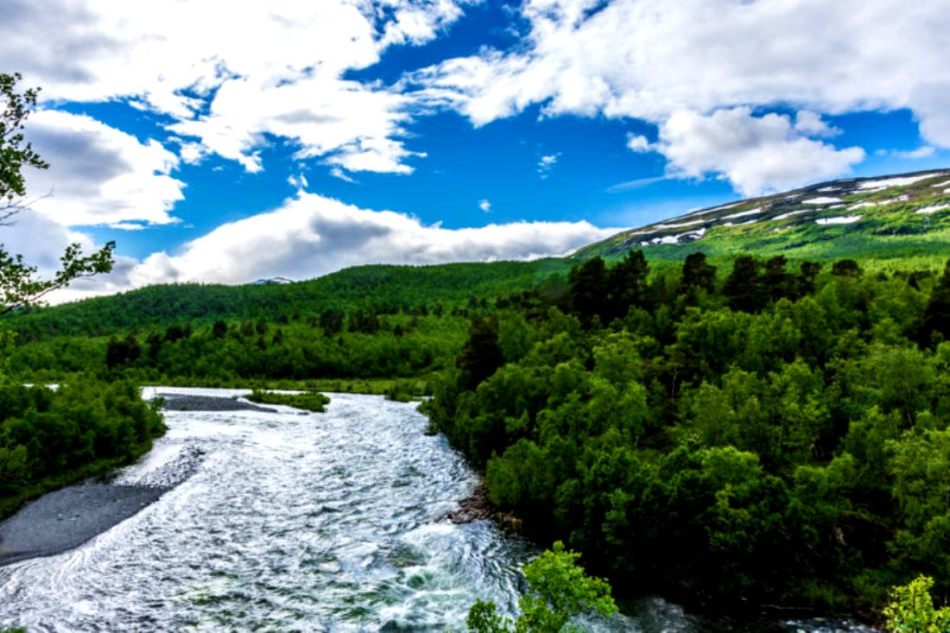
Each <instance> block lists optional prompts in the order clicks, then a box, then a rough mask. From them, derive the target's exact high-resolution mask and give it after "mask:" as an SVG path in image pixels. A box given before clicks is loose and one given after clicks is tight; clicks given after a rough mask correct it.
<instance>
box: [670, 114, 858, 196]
mask: <svg viewBox="0 0 950 633" xmlns="http://www.w3.org/2000/svg"><path fill="white" fill-rule="evenodd" d="M656 148H657V150H658V151H659V152H661V153H662V154H663V155H664V156H665V157H666V158H667V160H668V161H669V165H668V169H669V171H670V172H671V173H672V174H673V175H677V176H681V177H682V176H685V177H689V178H702V177H704V176H706V175H707V174H722V175H723V176H725V177H726V178H728V179H729V180H730V182H732V183H733V185H734V186H735V187H736V188H737V189H738V190H739V191H740V192H741V193H743V194H745V195H749V196H754V195H761V194H763V193H768V192H770V191H774V190H781V189H790V188H793V187H797V186H800V185H804V184H807V183H809V182H814V181H816V180H821V179H823V178H831V177H834V176H838V175H841V174H844V173H847V172H848V171H849V170H850V168H851V166H852V165H854V164H855V163H859V162H861V161H862V160H864V157H865V154H864V150H863V149H861V148H859V147H851V148H847V149H840V150H839V149H837V148H835V147H834V146H832V145H829V144H827V143H824V142H821V141H817V140H814V139H811V138H808V137H806V136H804V135H802V133H801V132H800V131H799V129H798V128H797V126H793V125H792V122H791V120H790V119H789V117H787V116H783V115H778V114H767V115H765V116H761V117H757V116H754V115H753V114H752V112H751V110H750V109H749V108H744V107H740V108H733V109H729V110H719V111H717V112H714V113H713V114H711V115H709V116H703V115H700V114H696V113H695V112H690V111H681V112H676V113H673V114H672V115H671V116H670V117H669V119H667V121H666V122H665V123H663V124H662V125H661V126H660V140H659V142H658V143H657V146H656Z"/></svg>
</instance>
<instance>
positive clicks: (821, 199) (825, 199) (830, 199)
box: [803, 196, 841, 204]
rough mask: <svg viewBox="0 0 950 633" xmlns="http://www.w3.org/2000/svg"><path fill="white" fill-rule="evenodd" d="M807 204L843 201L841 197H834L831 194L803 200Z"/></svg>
mask: <svg viewBox="0 0 950 633" xmlns="http://www.w3.org/2000/svg"><path fill="white" fill-rule="evenodd" d="M803 202H804V203H805V204H836V203H838V202H841V198H833V197H831V196H818V197H817V198H809V199H808V200H803Z"/></svg>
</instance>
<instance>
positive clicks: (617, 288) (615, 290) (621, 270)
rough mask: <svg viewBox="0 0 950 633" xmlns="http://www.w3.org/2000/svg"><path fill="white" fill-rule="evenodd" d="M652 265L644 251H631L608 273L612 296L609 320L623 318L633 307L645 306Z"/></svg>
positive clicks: (609, 288)
mask: <svg viewBox="0 0 950 633" xmlns="http://www.w3.org/2000/svg"><path fill="white" fill-rule="evenodd" d="M649 274H650V265H649V264H648V263H647V259H646V257H644V256H643V251H639V250H637V251H630V252H629V253H627V257H626V258H625V259H624V260H623V261H622V262H620V263H619V264H617V265H615V266H614V267H613V268H611V269H610V271H609V272H608V274H607V286H608V293H609V297H610V305H609V313H608V316H607V320H612V319H621V318H623V317H625V316H626V315H627V311H628V310H630V308H632V307H643V305H644V303H645V300H646V294H647V277H648V276H649Z"/></svg>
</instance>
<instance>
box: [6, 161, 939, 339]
mask: <svg viewBox="0 0 950 633" xmlns="http://www.w3.org/2000/svg"><path fill="white" fill-rule="evenodd" d="M637 248H641V249H643V250H644V252H645V254H646V256H647V258H648V259H652V260H682V259H684V258H685V257H686V256H687V255H688V254H690V253H693V252H697V251H699V252H703V253H705V254H706V255H707V256H709V257H711V258H713V259H714V260H715V259H729V258H732V257H734V256H735V255H738V254H741V253H754V254H756V255H759V256H768V255H776V254H782V255H785V256H786V257H788V258H790V259H815V260H830V259H840V258H853V259H859V260H877V261H878V262H879V263H880V262H884V265H885V266H886V267H891V268H910V267H918V268H920V267H923V268H935V267H938V268H939V267H940V266H942V264H943V261H944V260H945V259H946V258H947V257H948V256H950V169H948V170H938V171H929V172H919V173H912V174H903V175H896V176H885V177H879V178H856V179H848V180H837V181H833V182H825V183H820V184H816V185H812V186H809V187H805V188H802V189H797V190H795V191H789V192H785V193H781V194H776V195H772V196H766V197H762V198H754V199H750V200H743V201H740V202H735V203H731V204H727V205H722V206H717V207H713V208H709V209H702V210H699V211H692V212H690V213H686V214H684V215H681V216H678V217H675V218H672V219H669V220H664V221H662V222H658V223H655V224H651V225H648V226H644V227H641V228H637V229H632V230H629V231H624V232H621V233H618V234H617V235H615V236H613V237H611V238H609V239H607V240H605V241H603V242H598V243H596V244H592V245H590V246H588V247H585V248H583V249H581V250H580V251H578V252H577V253H575V254H574V255H573V257H571V258H567V259H553V258H552V259H544V260H538V261H533V262H492V263H464V264H443V265H433V266H385V265H374V266H358V267H355V268H349V269H346V270H342V271H340V272H337V273H333V274H330V275H326V276H324V277H320V278H317V279H312V280H309V281H303V282H296V283H288V281H287V280H286V279H282V278H276V279H265V280H258V281H257V282H254V283H251V284H246V285H242V286H225V285H220V284H209V285H204V284H176V285H161V286H151V287H147V288H141V289H139V290H134V291H130V292H126V293H122V294H118V295H114V296H109V297H99V298H95V299H89V300H85V301H80V302H76V303H72V304H67V305H62V306H57V307H54V308H47V309H42V310H37V311H35V312H32V313H30V314H23V315H18V316H16V317H14V318H13V319H11V321H10V323H11V326H12V327H13V328H14V329H15V330H17V331H19V332H21V333H24V334H28V335H31V336H44V335H64V334H91V335H102V334H110V333H113V332H123V331H127V330H130V329H135V328H142V327H144V328H147V327H153V326H167V325H170V324H174V323H180V322H192V321H193V322H196V323H208V324H210V322H212V321H214V320H217V319H224V320H234V319H251V318H253V319H265V320H268V321H273V320H278V319H281V318H283V317H292V316H293V315H295V314H314V313H317V312H320V311H322V310H326V309H329V308H335V309H341V310H344V311H347V312H349V311H352V310H369V309H371V310H376V311H387V310H393V309H400V308H410V307H418V306H422V305H429V304H434V303H436V302H440V303H443V304H446V305H447V306H448V305H452V304H457V303H464V302H468V301H469V300H470V299H473V298H474V299H482V298H488V297H496V296H499V295H506V294H511V293H517V292H521V291H523V290H527V289H530V288H534V287H536V286H537V285H538V284H539V283H541V282H542V281H544V280H546V279H548V278H550V277H551V276H552V275H557V274H563V273H565V272H566V271H567V270H568V269H569V268H570V267H571V265H573V264H574V263H575V262H576V261H577V260H578V259H588V258H591V257H595V256H601V257H604V258H606V259H619V258H620V257H622V256H623V255H624V254H626V253H627V252H629V251H630V250H633V249H637Z"/></svg>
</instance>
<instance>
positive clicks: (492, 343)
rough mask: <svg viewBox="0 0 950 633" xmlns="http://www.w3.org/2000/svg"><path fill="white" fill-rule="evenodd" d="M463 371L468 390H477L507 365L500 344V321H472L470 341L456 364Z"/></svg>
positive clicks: (476, 318)
mask: <svg viewBox="0 0 950 633" xmlns="http://www.w3.org/2000/svg"><path fill="white" fill-rule="evenodd" d="M455 364H456V366H457V367H458V368H459V369H461V370H462V380H463V382H464V385H465V388H466V389H475V388H476V387H477V386H478V385H480V384H481V383H482V382H484V381H485V380H487V379H488V377H489V376H491V375H492V374H494V373H495V371H496V370H497V369H498V368H499V367H501V366H502V365H504V364H505V356H504V354H503V353H502V351H501V345H500V344H499V342H498V320H497V319H484V318H482V317H480V316H476V317H475V318H474V319H472V328H471V330H469V334H468V340H467V341H466V342H465V346H464V347H462V351H461V352H459V355H458V358H457V359H456V362H455Z"/></svg>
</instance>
